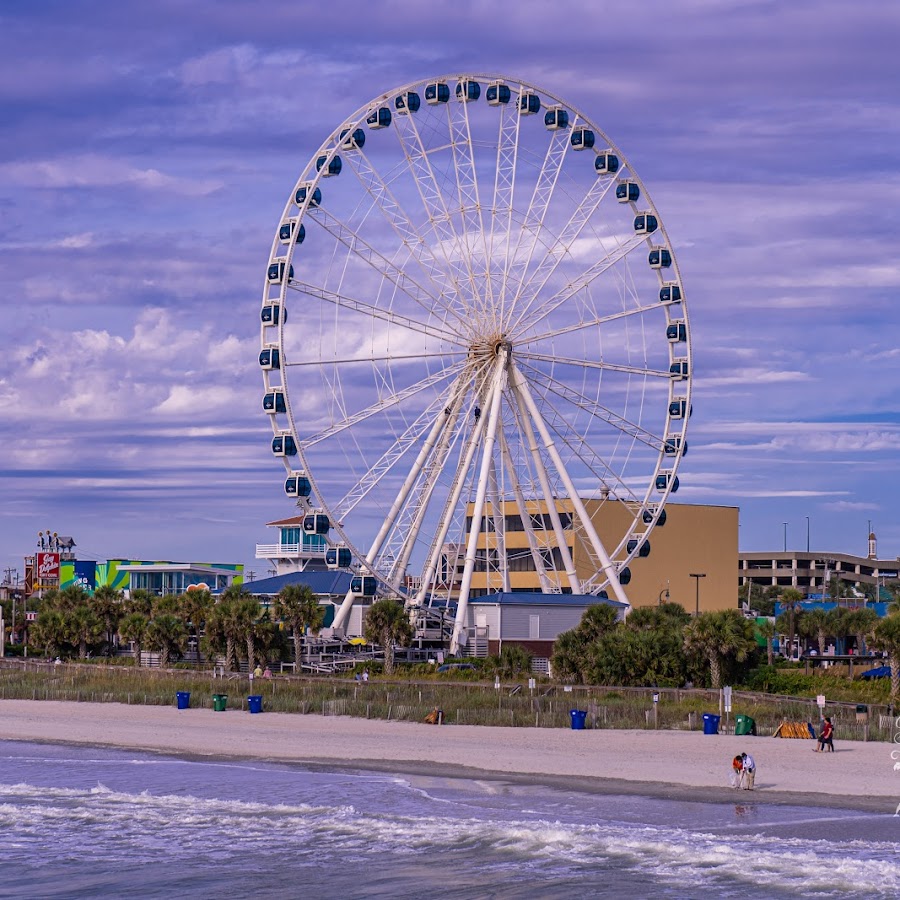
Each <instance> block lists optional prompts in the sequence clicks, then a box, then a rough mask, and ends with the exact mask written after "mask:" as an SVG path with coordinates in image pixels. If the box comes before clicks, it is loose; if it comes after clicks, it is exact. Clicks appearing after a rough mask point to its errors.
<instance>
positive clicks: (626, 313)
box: [517, 304, 660, 346]
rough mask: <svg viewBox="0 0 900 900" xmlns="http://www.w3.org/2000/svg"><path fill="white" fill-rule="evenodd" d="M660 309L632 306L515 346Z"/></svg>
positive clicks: (549, 332)
mask: <svg viewBox="0 0 900 900" xmlns="http://www.w3.org/2000/svg"><path fill="white" fill-rule="evenodd" d="M659 308H660V304H655V305H653V306H633V307H631V308H629V309H622V310H619V311H618V312H614V313H609V315H606V316H595V317H594V318H593V319H586V320H584V321H582V322H576V323H575V324H572V325H564V326H561V327H560V328H554V329H553V330H552V331H544V332H542V333H541V334H535V335H532V336H531V337H521V338H519V339H518V341H517V345H519V346H523V345H528V344H536V343H538V342H539V341H548V340H552V339H553V338H555V337H561V336H562V335H564V334H572V333H573V332H575V331H581V330H582V329H584V328H596V327H597V326H598V325H605V324H606V323H607V322H617V321H619V320H621V319H630V318H631V317H632V316H641V315H643V314H644V313H651V312H656V311H657V310H658V309H659Z"/></svg>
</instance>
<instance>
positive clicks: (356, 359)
mask: <svg viewBox="0 0 900 900" xmlns="http://www.w3.org/2000/svg"><path fill="white" fill-rule="evenodd" d="M466 352H467V351H466V350H462V349H460V350H446V351H444V352H443V353H437V352H435V353H396V354H393V355H391V356H347V357H345V358H343V359H332V358H331V357H328V358H327V359H305V360H302V361H300V362H286V363H283V365H284V366H285V367H286V368H294V367H298V368H301V367H303V366H323V365H329V366H342V365H348V366H352V365H360V364H363V363H365V364H368V363H377V362H397V361H398V360H420V359H445V358H446V357H448V356H461V355H462V354H463V353H466Z"/></svg>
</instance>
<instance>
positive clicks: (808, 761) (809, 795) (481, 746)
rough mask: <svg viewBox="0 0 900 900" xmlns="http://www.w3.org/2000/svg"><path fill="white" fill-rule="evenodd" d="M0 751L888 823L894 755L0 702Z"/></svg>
mask: <svg viewBox="0 0 900 900" xmlns="http://www.w3.org/2000/svg"><path fill="white" fill-rule="evenodd" d="M0 740H9V741H29V742H35V743H52V744H65V745H81V746H95V747H107V748H110V749H117V750H125V751H127V750H136V751H141V752H150V753H159V754H164V755H169V756H174V757H178V758H185V759H198V760H200V759H202V760H207V761H208V760H210V759H221V760H241V761H247V760H255V761H257V762H269V763H278V764H290V765H300V766H304V767H306V768H309V769H311V770H314V769H322V768H328V769H329V770H340V769H343V770H366V771H375V772H384V773H393V774H397V775H412V776H420V777H443V778H459V779H466V780H474V781H478V780H483V781H506V782H511V783H516V784H520V785H528V784H540V785H544V786H548V787H552V788H557V789H560V790H568V791H577V792H580V793H586V794H594V795H641V796H647V797H653V798H658V799H667V800H675V801H682V802H684V801H687V802H703V803H722V804H729V803H730V804H734V803H737V804H740V805H743V806H747V805H762V804H765V805H776V806H778V805H780V806H785V805H791V806H805V807H813V808H832V809H834V808H839V809H845V810H846V809H852V810H857V811H860V812H865V813H876V814H878V813H880V814H885V815H890V816H892V817H893V816H894V813H895V811H896V810H897V808H898V803H900V772H894V770H893V765H894V764H893V761H892V760H891V750H892V748H894V747H895V745H893V744H889V743H886V742H881V743H868V744H859V743H857V742H846V743H841V742H840V739H839V737H838V739H837V740H836V745H837V751H838V752H836V753H834V754H830V753H829V754H815V755H813V754H811V753H810V751H811V749H812V748H813V742H812V741H803V740H782V739H773V738H765V737H753V738H746V737H734V736H733V735H703V734H700V733H697V732H667V731H614V730H602V729H601V730H584V731H572V730H568V729H535V728H530V729H525V728H518V729H513V728H500V727H491V726H475V725H445V726H433V725H425V724H419V723H410V722H397V721H393V722H387V721H384V720H375V719H353V718H350V717H344V716H327V717H325V716H321V715H317V714H308V715H303V716H300V715H291V714H286V713H263V714H261V715H254V714H250V713H244V712H238V711H234V710H231V711H228V712H225V713H215V712H213V711H212V710H207V709H189V710H177V709H175V708H174V707H168V706H146V707H145V706H140V707H139V706H128V705H124V704H116V703H64V702H61V701H44V700H37V701H34V700H2V701H0ZM742 751H744V752H748V753H751V754H752V755H753V757H754V758H755V760H756V763H757V767H758V774H757V790H755V791H753V792H750V791H744V790H741V791H737V790H734V789H733V788H730V787H728V786H727V778H728V772H729V770H730V760H731V758H732V757H733V756H734V755H735V754H736V753H739V752H742ZM661 775H662V776H664V777H660V776H661ZM898 821H900V820H898Z"/></svg>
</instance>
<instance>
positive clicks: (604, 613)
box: [578, 603, 618, 643]
mask: <svg viewBox="0 0 900 900" xmlns="http://www.w3.org/2000/svg"><path fill="white" fill-rule="evenodd" d="M617 624H618V614H617V612H616V608H615V607H614V606H609V605H608V604H606V603H596V604H594V605H593V606H589V607H588V608H587V609H586V610H585V611H584V614H583V615H582V617H581V621H580V622H579V623H578V632H579V634H580V635H581V637H582V638H583V639H584V640H585V641H586V642H588V643H591V642H592V641H596V640H597V639H598V638H600V637H602V636H603V635H604V634H606V633H607V632H609V631H612V630H613V628H615V627H616V625H617Z"/></svg>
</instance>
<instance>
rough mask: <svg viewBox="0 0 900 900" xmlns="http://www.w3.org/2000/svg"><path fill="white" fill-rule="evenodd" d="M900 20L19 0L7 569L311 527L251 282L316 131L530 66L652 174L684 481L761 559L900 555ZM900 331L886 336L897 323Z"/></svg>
mask: <svg viewBox="0 0 900 900" xmlns="http://www.w3.org/2000/svg"><path fill="white" fill-rule="evenodd" d="M898 33H900V8H895V7H894V5H892V4H885V3H884V2H871V0H860V2H856V3H853V4H852V5H849V6H848V5H847V4H846V3H837V2H830V0H816V2H797V3H792V4H785V3H778V2H753V0H746V2H727V0H696V2H690V0H688V2H679V3H677V4H672V3H670V2H657V0H649V2H643V3H640V4H625V3H624V2H616V3H593V4H584V3H574V2H570V0H558V2H554V3H545V2H540V3H538V2H518V3H509V2H499V3H491V4H488V3H480V2H479V3H473V2H468V3H465V2H463V3H454V4H441V5H437V6H435V5H434V4H423V3H412V2H387V3H380V4H363V3H359V4H350V3H344V2H330V3H327V4H322V3H317V4H312V3H307V2H297V0H292V2H289V3H283V2H280V0H270V2H269V3H267V4H265V6H264V7H262V6H260V5H259V4H256V3H244V2H230V0H224V2H222V0H220V2H217V3H211V2H205V0H198V2H195V3H192V4H190V5H189V7H188V6H186V5H185V4H183V3H175V2H166V0H161V2H156V3H152V4H147V3H141V4H137V3H132V2H84V3H79V4H72V3H68V2H41V0H32V2H29V3H22V2H12V3H6V4H4V7H3V11H2V13H0V120H2V122H3V128H2V130H0V280H2V285H0V286H2V294H0V296H2V298H3V300H2V328H0V441H2V443H0V446H2V456H0V477H2V494H0V496H2V518H0V567H2V568H6V567H7V566H11V567H13V568H18V569H19V570H20V571H21V567H22V556H23V555H24V554H26V553H30V552H32V551H33V549H34V546H35V537H36V533H37V531H38V530H39V529H46V528H50V529H51V530H56V531H59V532H61V533H64V534H71V535H73V536H74V537H75V540H76V542H77V544H78V548H79V550H81V551H82V552H83V553H84V555H86V556H90V555H93V556H96V557H101V558H106V557H119V556H124V557H135V558H169V559H193V560H221V561H233V562H245V563H247V564H248V565H249V567H251V568H254V569H256V570H257V572H258V573H259V574H263V573H264V571H265V567H266V563H265V562H264V561H255V560H254V559H253V556H254V545H255V543H256V542H257V541H266V540H269V539H270V535H269V534H268V533H267V529H265V527H264V523H265V522H266V521H268V520H271V519H276V518H279V517H282V516H285V515H290V514H291V513H292V506H291V504H290V502H289V501H288V500H286V499H285V498H284V496H283V492H282V475H283V473H282V469H281V467H280V466H279V465H278V464H277V462H275V461H273V460H272V458H271V453H270V450H269V440H270V437H271V431H270V428H269V425H268V422H267V420H266V418H265V416H263V415H262V414H261V412H260V408H259V401H260V394H261V381H260V375H259V370H258V367H257V364H256V355H257V352H258V347H259V326H258V308H259V302H260V301H259V298H260V286H261V283H262V277H263V273H264V268H265V266H266V263H267V260H268V252H269V247H270V244H271V241H272V235H273V233H274V231H275V229H276V227H277V225H278V221H279V216H280V213H281V209H282V207H283V204H284V201H285V198H286V196H287V194H288V192H289V191H290V189H291V187H292V185H293V183H294V181H295V179H296V178H297V176H298V173H299V172H300V170H301V168H302V167H303V165H305V163H306V161H307V159H308V158H309V157H310V155H311V154H312V153H314V152H315V150H316V149H317V147H318V146H319V144H320V142H321V141H322V140H323V139H324V138H325V136H327V134H328V133H329V132H330V131H331V130H332V129H333V128H335V127H336V125H337V124H338V123H339V122H340V121H341V120H343V119H344V118H345V117H346V116H348V115H349V114H350V113H351V112H353V110H355V109H357V108H358V107H360V106H362V105H363V104H365V103H366V102H367V101H368V100H369V99H370V98H371V97H373V96H374V95H376V94H378V93H380V92H382V91H386V90H388V89H390V88H391V87H393V86H397V85H400V84H403V83H405V82H407V81H411V80H414V79H418V78H424V77H427V76H429V75H437V74H440V73H444V72H459V71H466V70H473V71H496V72H508V73H509V74H510V75H513V76H518V77H520V78H522V79H524V80H526V81H529V82H532V83H534V84H537V85H541V86H544V87H545V88H546V89H548V90H551V91H553V92H554V93H555V94H557V95H559V96H561V97H564V98H566V99H567V101H568V102H570V103H571V104H572V105H573V106H576V107H579V108H581V109H583V110H584V111H585V113H587V115H588V116H589V117H590V118H592V119H594V120H595V121H596V122H597V123H598V124H599V125H600V126H601V127H602V128H603V129H604V130H605V131H606V132H607V133H608V134H609V135H610V136H611V137H612V138H613V140H614V141H615V142H616V143H617V144H618V145H619V146H620V147H622V148H623V150H624V151H625V152H626V153H627V155H628V158H629V159H630V161H631V163H632V164H633V165H634V167H635V169H636V170H637V171H638V172H639V173H640V175H641V178H642V179H643V180H644V182H645V183H646V185H647V186H648V187H649V188H650V190H651V191H652V195H653V199H654V202H655V204H656V207H657V208H658V210H659V211H660V212H661V214H662V215H663V216H664V219H665V223H666V228H667V230H668V232H669V235H670V236H671V239H672V241H673V244H674V246H675V248H676V251H677V253H678V260H679V264H680V266H681V270H682V274H683V277H684V281H685V285H686V291H687V294H688V297H689V300H690V314H691V325H692V329H693V340H694V359H695V381H694V391H695V394H694V416H693V419H692V421H691V429H690V443H691V452H690V455H689V456H688V457H687V458H686V459H685V461H684V463H683V466H682V469H681V473H680V474H681V482H682V489H681V491H680V492H679V495H678V498H677V499H678V500H679V501H682V502H704V503H717V504H725V505H736V506H740V508H741V534H740V546H741V548H742V549H745V550H753V549H773V548H775V549H778V548H780V547H781V543H782V539H783V525H782V523H783V522H787V523H788V546H789V547H791V548H801V547H805V542H806V516H809V517H810V520H811V539H812V545H813V549H814V550H815V549H819V550H823V551H825V550H829V551H845V552H852V553H864V552H865V548H866V543H865V539H866V531H867V527H868V522H869V520H871V522H872V526H873V528H874V529H875V531H876V532H877V534H878V538H879V547H878V549H879V555H880V556H881V557H893V556H897V555H900V523H898V519H897V514H896V510H897V508H898V506H900V479H898V478H897V477H896V471H897V447H898V443H900V441H898V439H900V427H898V425H900V397H898V384H900V379H898V375H900V349H898V341H897V335H898V334H900V328H898V324H900V322H898V320H900V312H898V304H897V299H896V295H897V290H898V287H900V263H898V261H897V260H896V259H894V256H895V255H898V254H900V243H897V244H895V240H896V238H897V236H898V233H900V220H898V212H897V211H898V209H900V173H898V161H900V151H898V149H897V148H898V147H900V108H898V107H900V100H898V94H897V89H896V86H897V84H898V82H900V63H898V61H897V56H896V47H895V44H896V35H897V34H898ZM895 329H896V330H895Z"/></svg>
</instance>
